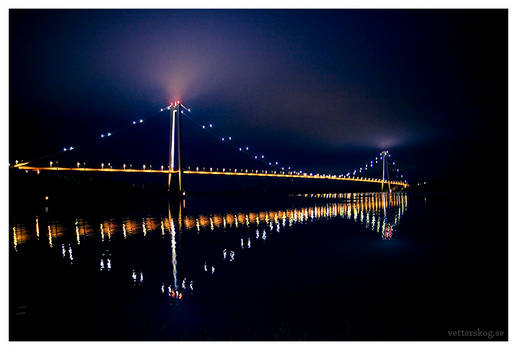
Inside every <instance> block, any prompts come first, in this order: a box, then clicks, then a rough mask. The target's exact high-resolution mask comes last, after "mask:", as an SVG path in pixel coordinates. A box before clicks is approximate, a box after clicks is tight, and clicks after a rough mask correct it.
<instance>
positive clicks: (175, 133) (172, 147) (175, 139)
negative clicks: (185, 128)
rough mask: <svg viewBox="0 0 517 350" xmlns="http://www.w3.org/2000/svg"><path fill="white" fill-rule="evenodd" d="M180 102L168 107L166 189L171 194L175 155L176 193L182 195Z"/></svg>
mask: <svg viewBox="0 0 517 350" xmlns="http://www.w3.org/2000/svg"><path fill="white" fill-rule="evenodd" d="M181 108H182V106H181V102H180V101H176V102H174V105H171V106H170V111H171V114H170V118H171V121H170V129H169V135H170V138H169V180H168V184H167V189H168V191H169V192H171V190H172V188H171V185H172V176H173V171H174V156H175V153H177V162H178V193H180V194H183V185H182V182H181V181H182V176H183V168H182V167H181V112H182V110H181ZM176 150H177V152H176Z"/></svg>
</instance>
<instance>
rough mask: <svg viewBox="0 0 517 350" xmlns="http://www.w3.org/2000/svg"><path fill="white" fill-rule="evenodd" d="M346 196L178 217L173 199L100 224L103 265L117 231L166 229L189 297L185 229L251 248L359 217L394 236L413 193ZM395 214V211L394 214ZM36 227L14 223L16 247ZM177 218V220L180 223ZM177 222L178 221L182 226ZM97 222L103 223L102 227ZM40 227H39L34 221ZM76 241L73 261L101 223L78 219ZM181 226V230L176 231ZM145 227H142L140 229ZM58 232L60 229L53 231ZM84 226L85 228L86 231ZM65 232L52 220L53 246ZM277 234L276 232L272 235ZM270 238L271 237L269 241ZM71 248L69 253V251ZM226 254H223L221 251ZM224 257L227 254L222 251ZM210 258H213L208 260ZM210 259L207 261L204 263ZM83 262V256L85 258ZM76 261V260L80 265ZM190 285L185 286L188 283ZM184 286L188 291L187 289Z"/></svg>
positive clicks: (106, 267) (230, 258)
mask: <svg viewBox="0 0 517 350" xmlns="http://www.w3.org/2000/svg"><path fill="white" fill-rule="evenodd" d="M301 197H304V198H326V197H324V196H320V197H316V196H313V197H311V196H310V195H309V196H301ZM328 198H338V199H343V200H342V201H338V202H333V203H324V204H318V203H316V204H314V205H310V206H305V207H300V208H292V209H285V210H275V211H273V210H262V211H251V212H248V213H243V212H237V213H223V214H219V213H211V214H202V215H198V216H197V217H193V216H188V215H187V216H184V217H183V216H180V215H179V216H178V218H177V219H174V218H173V217H172V213H171V209H170V204H169V208H168V209H169V212H168V215H169V217H168V220H167V219H163V218H151V217H147V218H141V221H140V222H141V224H140V225H139V224H138V221H137V220H134V219H130V218H124V219H122V220H121V225H120V226H118V225H117V224H116V223H113V221H116V220H115V219H109V220H105V221H104V222H101V223H100V224H99V226H100V235H101V242H102V243H103V244H104V245H106V244H107V245H108V248H103V253H102V257H101V259H100V265H101V266H100V267H101V270H102V271H110V270H111V264H112V261H111V254H110V253H109V245H110V244H111V242H110V240H111V235H112V234H114V235H116V234H121V235H123V237H124V239H126V238H128V237H130V236H133V235H135V234H138V233H139V232H141V233H143V235H144V237H145V236H146V235H147V233H151V234H153V232H160V235H161V236H164V235H165V234H166V231H168V232H169V234H170V249H171V266H172V280H173V282H172V286H169V287H167V289H168V290H170V292H169V294H170V295H171V296H172V295H174V298H176V299H179V298H180V295H181V297H183V294H184V292H185V289H190V290H191V291H192V290H193V287H192V286H193V284H194V280H192V279H190V278H187V277H186V276H182V283H181V287H180V286H179V284H178V270H179V269H178V256H177V249H178V247H177V234H181V233H182V232H184V233H188V232H195V233H196V234H201V235H202V234H203V232H210V231H215V230H217V229H224V230H229V231H231V230H236V231H239V235H238V236H237V237H236V238H235V239H236V240H237V242H236V246H237V247H239V246H240V248H241V249H242V250H245V249H250V248H251V247H257V244H253V243H252V240H253V239H255V240H256V241H258V242H260V241H263V242H265V241H267V240H268V239H269V238H270V237H269V235H272V234H273V233H274V232H275V234H279V233H280V232H281V231H283V230H281V228H284V229H285V228H286V227H287V228H291V227H292V226H294V225H300V224H310V223H314V222H317V221H318V220H328V219H333V218H341V219H347V220H353V221H355V222H358V223H359V224H360V225H361V226H362V227H364V228H366V229H367V230H368V231H372V232H376V233H378V234H379V235H380V238H381V239H383V240H389V239H393V234H394V232H395V228H396V227H397V226H398V225H399V224H400V221H401V218H402V216H403V215H404V214H405V212H406V211H407V195H406V194H403V193H402V194H400V193H397V194H391V195H388V194H378V193H373V194H352V195H351V194H344V195H337V196H336V195H335V196H334V197H328ZM393 213H394V215H392V214H393ZM35 220H36V226H35V231H33V232H31V230H30V228H29V227H30V226H25V225H23V224H19V225H15V227H13V247H14V249H15V251H18V250H19V249H20V248H22V246H23V244H24V243H25V242H26V241H28V240H30V239H32V238H33V237H34V238H35V239H37V238H39V224H40V220H41V218H38V217H36V219H35ZM174 220H177V224H176V223H175V222H174ZM80 223H82V226H83V230H80V227H79V225H80ZM51 225H54V226H55V230H53V229H52V227H51ZM176 225H177V226H176ZM99 226H97V227H99ZM32 227H34V226H32ZM72 227H74V229H75V240H73V241H72V242H71V243H68V245H67V246H66V247H67V248H68V249H67V248H65V245H61V249H62V254H63V258H65V255H68V259H67V260H68V261H69V263H72V262H74V257H73V255H72V243H73V242H76V245H77V247H78V248H77V249H80V248H79V246H80V245H81V237H80V236H83V237H82V238H83V239H87V237H92V236H95V230H93V227H95V224H88V223H87V222H86V221H85V220H84V219H80V218H79V219H75V222H74V225H73V226H72ZM176 227H178V229H179V231H177V230H176ZM139 228H141V229H139ZM53 231H55V232H53ZM81 231H82V232H81ZM63 232H66V228H65V226H64V225H63V224H61V223H59V222H52V223H49V225H48V245H49V247H50V248H54V246H55V244H54V243H55V242H54V239H58V240H59V241H58V242H59V243H61V242H60V240H61V238H62V236H63ZM105 233H107V235H108V242H105ZM271 237H272V236H271ZM266 243H267V242H266ZM67 253H68V254H67ZM219 254H220V253H219ZM219 256H220V258H219V259H221V255H219ZM237 257H238V256H237V254H236V253H235V251H233V250H232V249H226V248H225V249H224V255H223V257H222V260H223V261H226V263H230V262H231V263H232V264H233V263H236V262H238V261H239V259H237ZM208 260H210V259H208ZM208 260H207V259H206V258H205V259H203V260H201V263H200V264H199V265H198V266H199V269H200V270H201V271H204V272H205V273H208V275H212V274H215V271H216V266H215V265H216V264H215V265H214V262H213V261H212V262H208V263H207V261H208ZM203 261H204V263H203ZM79 262H80V260H79ZM74 265H75V264H74ZM132 271H133V273H132V274H131V277H132V279H133V280H134V282H135V283H136V284H137V285H142V284H143V271H141V270H139V269H136V270H134V269H133V270H132ZM161 285H162V286H163V288H162V290H164V291H165V290H166V289H165V287H166V286H168V285H169V283H166V282H164V283H162V284H161ZM182 287H184V288H182ZM182 289H183V293H182V291H181V290H182Z"/></svg>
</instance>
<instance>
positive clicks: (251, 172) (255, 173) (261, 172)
mask: <svg viewBox="0 0 517 350" xmlns="http://www.w3.org/2000/svg"><path fill="white" fill-rule="evenodd" d="M17 168H18V169H21V170H31V171H37V172H40V171H79V172H106V173H148V174H173V175H174V174H178V173H179V171H178V170H173V171H168V170H161V169H160V170H157V169H124V168H122V169H117V168H81V167H78V168H62V167H33V166H26V165H25V166H24V165H22V166H19V167H17ZM183 174H192V175H227V176H228V175H229V176H261V177H277V178H290V179H327V180H335V181H356V182H369V183H378V184H386V185H387V184H388V183H389V184H391V185H398V186H403V187H408V184H407V183H404V182H401V181H388V180H386V181H383V180H382V179H374V178H362V177H357V178H355V177H341V176H338V175H319V174H317V175H310V174H294V173H292V172H280V173H277V172H276V171H273V172H270V171H268V170H249V171H237V170H235V171H232V170H228V171H226V170H225V171H215V170H183Z"/></svg>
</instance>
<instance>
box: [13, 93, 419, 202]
mask: <svg viewBox="0 0 517 350" xmlns="http://www.w3.org/2000/svg"><path fill="white" fill-rule="evenodd" d="M164 110H170V133H169V136H170V138H169V140H170V143H169V152H168V153H169V165H168V166H167V167H164V166H163V165H162V166H161V167H160V168H159V169H152V167H151V166H149V167H147V166H146V165H143V166H142V168H141V169H140V168H138V169H137V168H133V167H132V165H130V166H129V167H127V166H126V164H124V165H123V166H122V167H121V168H114V167H113V166H112V165H111V164H110V163H108V166H104V163H102V164H101V167H100V168H91V167H90V168H87V167H85V165H84V163H83V164H82V166H81V163H80V162H77V166H76V167H62V166H61V167H60V166H57V162H56V164H55V165H54V164H53V162H52V161H51V162H50V163H49V166H36V165H30V163H33V162H32V161H29V162H22V163H18V162H16V164H15V165H14V166H13V167H14V168H17V169H20V170H25V171H35V172H37V173H38V174H39V173H40V172H41V171H50V172H51V171H60V172H92V173H95V172H99V173H139V174H166V175H168V190H169V191H176V190H177V191H178V193H180V194H182V195H184V194H185V192H184V189H183V185H182V177H183V175H184V174H186V175H218V176H248V177H269V178H289V179H317V180H329V181H349V182H363V183H376V184H380V185H381V190H382V191H384V187H385V185H386V188H387V189H388V190H389V191H390V192H391V186H400V187H401V188H407V187H409V185H408V183H407V180H402V178H403V175H402V174H399V169H398V168H395V169H394V171H392V172H394V173H395V175H398V176H400V178H399V179H398V180H393V179H390V171H389V168H390V166H391V165H393V166H395V162H394V161H393V162H392V161H390V160H389V159H388V158H390V157H391V154H389V152H388V151H387V150H384V151H382V152H380V154H379V156H377V157H375V159H372V160H371V161H369V162H367V163H366V165H365V166H364V168H363V167H361V168H359V169H356V170H353V171H350V172H347V173H346V174H340V175H336V174H320V173H315V172H304V171H301V170H300V171H294V170H291V167H282V166H280V165H278V162H271V161H269V162H268V161H266V160H264V155H259V154H255V155H253V154H252V153H251V152H249V147H248V146H240V147H235V148H236V150H237V151H239V152H242V153H245V154H248V155H250V156H251V157H252V158H254V159H255V160H257V161H259V162H262V163H264V164H266V165H269V166H270V167H274V168H276V170H253V169H237V168H206V167H201V168H200V167H195V168H193V169H191V167H187V169H185V168H184V167H183V166H182V164H181V126H180V125H181V124H180V123H181V122H180V120H181V119H182V118H183V117H187V118H189V117H188V114H189V113H190V108H186V107H185V106H184V105H183V104H181V103H180V101H176V102H174V103H171V104H170V105H169V106H167V107H165V108H162V109H160V112H163V111H164ZM189 119H190V118H189ZM191 120H192V119H191ZM142 123H143V119H140V120H139V121H133V122H132V125H137V124H142ZM194 123H196V122H195V121H194ZM196 124H197V123H196ZM199 126H200V127H201V128H202V129H211V128H212V124H208V125H199ZM209 132H210V131H209ZM111 136H112V133H111V132H108V133H106V134H101V135H100V137H101V138H105V137H106V138H107V137H111ZM231 140H232V138H231V137H226V138H225V137H220V141H221V142H231ZM77 147H78V146H75V147H74V146H69V147H65V148H64V149H63V151H62V152H67V151H73V150H74V149H76V148H77ZM379 162H380V164H382V177H380V178H375V177H366V176H364V174H365V173H366V171H367V170H368V169H370V170H371V169H372V168H373V167H374V166H375V165H374V163H375V164H379ZM53 165H54V166H53ZM194 169H195V170H194ZM363 171H364V173H363ZM173 176H174V177H177V184H176V186H177V187H176V188H174V187H173V186H172V185H173Z"/></svg>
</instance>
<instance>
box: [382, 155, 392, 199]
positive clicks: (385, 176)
mask: <svg viewBox="0 0 517 350" xmlns="http://www.w3.org/2000/svg"><path fill="white" fill-rule="evenodd" d="M381 153H382V184H381V192H384V182H387V183H388V191H389V192H390V193H391V185H390V173H389V170H388V167H387V164H386V156H387V155H388V151H382V152H381Z"/></svg>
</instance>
